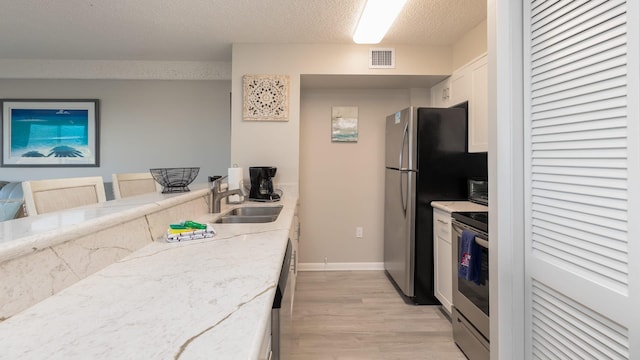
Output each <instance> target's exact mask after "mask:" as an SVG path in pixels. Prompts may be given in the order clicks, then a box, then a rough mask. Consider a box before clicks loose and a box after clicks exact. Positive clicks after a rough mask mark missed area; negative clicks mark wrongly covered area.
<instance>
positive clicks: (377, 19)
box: [353, 0, 407, 44]
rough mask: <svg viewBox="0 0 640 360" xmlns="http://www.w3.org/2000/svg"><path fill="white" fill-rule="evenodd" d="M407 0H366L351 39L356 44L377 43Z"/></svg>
mask: <svg viewBox="0 0 640 360" xmlns="http://www.w3.org/2000/svg"><path fill="white" fill-rule="evenodd" d="M406 2H407V0H367V5H365V7H364V10H363V11H362V14H361V15H360V20H359V21H358V26H357V27H356V32H355V33H354V34H353V41H354V42H355V43H356V44H377V43H379V42H380V41H382V38H383V37H384V35H385V34H386V33H387V31H388V30H389V28H390V27H391V24H393V21H394V20H395V19H396V17H397V16H398V14H399V13H400V10H402V7H403V6H404V4H405V3H406Z"/></svg>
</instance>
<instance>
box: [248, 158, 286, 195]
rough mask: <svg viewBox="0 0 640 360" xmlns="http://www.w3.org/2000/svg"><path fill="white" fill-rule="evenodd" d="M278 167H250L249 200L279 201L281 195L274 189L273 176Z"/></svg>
mask: <svg viewBox="0 0 640 360" xmlns="http://www.w3.org/2000/svg"><path fill="white" fill-rule="evenodd" d="M277 170H278V168H275V167H272V166H253V167H250V168H249V178H250V179H251V190H250V191H249V200H254V201H278V200H280V195H278V194H276V193H275V192H274V191H273V180H272V179H273V177H274V176H276V171H277Z"/></svg>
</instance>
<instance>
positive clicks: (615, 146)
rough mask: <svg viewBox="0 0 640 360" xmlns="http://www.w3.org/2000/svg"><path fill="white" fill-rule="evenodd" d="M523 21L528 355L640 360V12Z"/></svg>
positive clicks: (547, 8) (616, 6) (600, 1)
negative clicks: (639, 50) (639, 174)
mask: <svg viewBox="0 0 640 360" xmlns="http://www.w3.org/2000/svg"><path fill="white" fill-rule="evenodd" d="M630 1H631V0H630ZM630 1H629V2H630ZM633 1H636V0H633ZM524 13H525V16H524V33H523V35H524V65H525V66H524V70H525V77H524V84H525V91H524V94H525V99H524V100H525V102H524V103H525V107H524V110H525V111H524V117H525V120H524V121H525V126H524V129H525V134H524V138H525V143H524V146H525V152H524V154H525V159H524V162H525V163H524V164H525V166H524V169H525V174H524V175H525V201H524V203H525V258H524V259H525V299H526V304H525V305H526V306H525V308H526V309H527V310H526V311H527V313H526V314H525V324H526V325H525V326H526V329H525V337H526V339H525V345H526V349H525V353H526V354H527V357H528V358H530V359H597V360H600V359H632V358H634V357H635V358H636V359H640V351H639V349H638V348H637V346H638V344H637V342H638V340H637V339H638V337H640V334H639V333H638V331H639V330H640V326H639V325H640V317H639V316H638V315H637V314H638V313H640V298H639V297H638V290H637V289H638V285H637V284H636V283H637V281H638V280H640V279H639V278H640V272H639V271H638V269H639V268H640V267H639V265H640V258H638V257H639V255H640V253H639V252H638V245H637V242H640V233H639V231H638V225H637V223H638V222H640V214H639V213H638V200H637V199H638V196H637V195H635V194H637V190H636V189H637V188H638V187H640V182H638V180H639V179H638V173H639V165H638V161H639V157H640V156H639V155H638V148H639V146H638V143H640V139H639V138H640V134H639V133H638V128H639V126H638V121H639V119H638V104H637V102H638V85H637V82H638V70H637V68H638V66H639V65H638V56H637V53H638V36H637V31H634V32H631V31H630V29H632V30H636V29H637V28H638V27H637V22H638V6H637V4H630V3H628V2H627V1H624V0H609V1H605V0H591V1H569V0H559V1H558V0H553V1H551V0H550V1H544V0H540V1H535V0H534V1H531V2H530V3H528V4H527V5H525V9H524ZM631 21H633V24H632V23H631ZM634 195H635V197H634ZM633 215H635V217H634V216H633ZM634 280H635V282H636V283H634ZM634 336H635V337H634ZM633 339H635V340H633ZM634 345H635V347H634Z"/></svg>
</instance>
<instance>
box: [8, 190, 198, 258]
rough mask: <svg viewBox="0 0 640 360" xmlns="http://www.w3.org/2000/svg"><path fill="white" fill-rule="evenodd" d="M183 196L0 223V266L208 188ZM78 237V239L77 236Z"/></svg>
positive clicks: (157, 195)
mask: <svg viewBox="0 0 640 360" xmlns="http://www.w3.org/2000/svg"><path fill="white" fill-rule="evenodd" d="M191 187H192V191H189V192H186V193H175V194H161V193H152V194H146V195H141V196H135V197H131V198H125V199H120V200H115V201H107V202H103V203H99V204H95V205H89V206H83V207H78V208H74V209H69V210H64V211H56V212H52V213H48V214H41V215H38V216H29V217H25V218H21V219H15V220H11V221H3V222H0V262H2V261H5V260H9V259H12V258H17V257H19V256H23V255H26V254H29V253H32V252H36V251H39V250H40V249H43V248H46V247H49V246H54V245H57V244H61V243H64V242H66V241H68V240H70V239H73V238H77V237H78V236H80V235H83V234H88V233H91V232H92V231H95V229H96V228H101V229H103V228H107V227H110V226H116V225H119V224H121V223H123V222H125V221H127V220H130V219H133V218H136V217H141V216H144V215H146V214H150V213H153V212H155V211H159V210H162V209H166V208H169V207H171V206H174V205H175V204H176V203H177V202H178V199H180V200H179V202H185V201H188V200H191V199H197V198H199V197H202V196H204V195H206V194H207V193H208V192H209V188H208V186H207V184H196V185H192V186H191ZM79 234H80V235H79Z"/></svg>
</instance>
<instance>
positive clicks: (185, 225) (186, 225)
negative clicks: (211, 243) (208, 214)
mask: <svg viewBox="0 0 640 360" xmlns="http://www.w3.org/2000/svg"><path fill="white" fill-rule="evenodd" d="M169 228H171V229H174V230H188V229H198V230H206V229H207V225H206V224H201V223H197V222H195V221H191V220H187V221H182V222H180V223H179V224H169Z"/></svg>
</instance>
